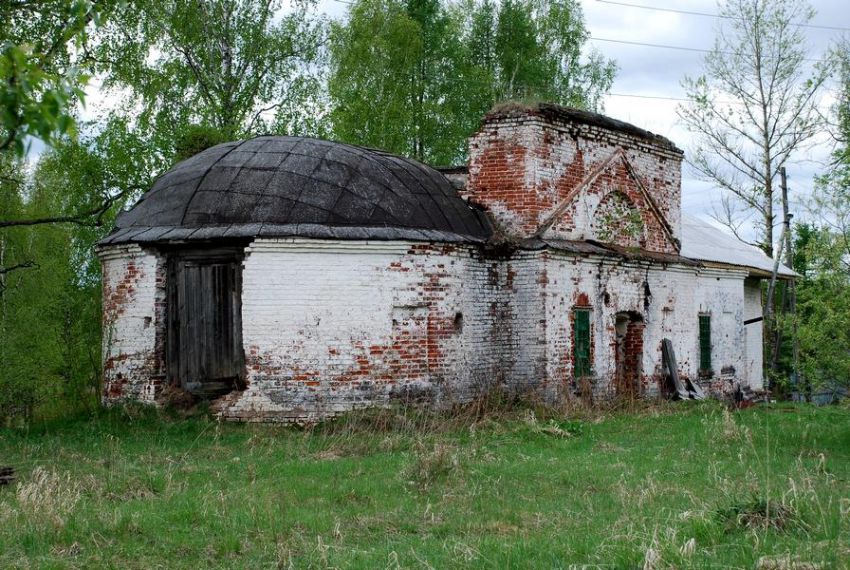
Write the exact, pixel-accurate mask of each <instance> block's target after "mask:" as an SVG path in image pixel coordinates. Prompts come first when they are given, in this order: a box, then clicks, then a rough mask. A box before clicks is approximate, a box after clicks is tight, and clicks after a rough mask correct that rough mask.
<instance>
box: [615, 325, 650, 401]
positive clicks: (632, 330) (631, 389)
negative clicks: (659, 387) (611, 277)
mask: <svg viewBox="0 0 850 570" xmlns="http://www.w3.org/2000/svg"><path fill="white" fill-rule="evenodd" d="M644 326H645V325H644V322H643V316H641V315H640V313H636V312H634V311H624V312H620V313H617V314H616V316H615V327H614V328H615V336H616V349H615V354H614V361H615V364H616V366H615V370H616V371H615V374H614V390H615V391H616V393H617V395H618V396H623V397H627V398H634V397H637V396H639V395H640V391H641V375H642V368H643V329H644Z"/></svg>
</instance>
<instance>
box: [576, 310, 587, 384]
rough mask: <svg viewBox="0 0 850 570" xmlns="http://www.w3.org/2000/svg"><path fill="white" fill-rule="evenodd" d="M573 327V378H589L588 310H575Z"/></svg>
mask: <svg viewBox="0 0 850 570" xmlns="http://www.w3.org/2000/svg"><path fill="white" fill-rule="evenodd" d="M573 327H574V330H573V339H574V342H573V359H574V362H575V377H576V378H581V377H583V376H590V309H575V311H574V319H573Z"/></svg>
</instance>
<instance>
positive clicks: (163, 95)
mask: <svg viewBox="0 0 850 570" xmlns="http://www.w3.org/2000/svg"><path fill="white" fill-rule="evenodd" d="M282 7H283V3H282V1H280V0H270V1H258V0H236V1H234V0H208V1H203V2H196V1H194V0H167V1H164V2H163V1H160V0H137V1H136V2H134V3H133V4H132V5H130V6H128V7H127V8H126V9H125V10H123V11H122V13H121V14H120V15H116V17H114V18H112V19H111V20H110V21H109V22H108V23H107V25H105V26H103V27H102V28H101V30H99V32H98V49H97V54H98V61H99V62H100V66H99V71H101V72H103V73H104V75H105V86H106V87H107V88H112V89H113V90H114V91H115V92H117V93H121V92H122V90H125V91H129V92H130V93H132V95H133V96H132V97H129V98H128V99H127V100H128V104H127V106H126V108H125V109H124V112H125V113H126V114H127V115H128V116H133V117H135V119H136V121H137V122H138V126H139V128H140V129H143V130H145V131H147V132H150V133H152V135H153V136H154V140H153V142H154V143H155V145H156V147H157V148H159V149H161V150H162V152H164V153H165V154H167V155H168V154H171V153H173V152H174V142H175V141H176V140H178V139H179V138H180V133H181V132H182V131H183V130H184V129H186V128H189V126H190V125H193V124H194V125H205V126H208V127H210V128H212V129H215V130H216V131H217V132H218V133H220V135H221V137H222V138H224V139H226V140H233V139H236V138H239V137H244V136H248V135H251V134H256V133H263V132H267V131H268V130H269V129H270V128H271V125H272V124H273V123H275V121H276V119H275V113H276V111H277V110H279V109H281V108H284V109H289V110H291V109H292V106H293V105H297V106H299V107H304V106H305V105H309V103H310V101H311V98H314V97H316V96H318V95H317V91H318V80H317V79H316V77H315V71H316V70H315V65H314V63H315V60H316V57H317V53H318V48H319V44H320V42H321V40H322V36H323V29H324V27H323V23H322V21H321V20H318V19H316V18H315V17H313V16H312V15H311V8H312V3H311V2H309V1H305V2H295V3H293V4H291V5H290V7H289V8H290V9H288V10H287V11H286V13H285V14H283V15H281V14H280V13H279V12H280V10H281V9H282ZM302 112H303V113H304V114H308V113H309V112H310V111H309V110H308V109H302ZM284 115H285V113H284ZM295 121H296V117H287V116H284V117H278V118H277V124H278V125H283V126H289V125H290V124H293V123H294V122H295Z"/></svg>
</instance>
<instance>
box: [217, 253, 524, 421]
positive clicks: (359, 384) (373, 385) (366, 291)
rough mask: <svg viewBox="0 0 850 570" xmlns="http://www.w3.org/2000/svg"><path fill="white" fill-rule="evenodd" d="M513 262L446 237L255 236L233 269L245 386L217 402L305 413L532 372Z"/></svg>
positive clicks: (460, 394) (469, 387) (295, 415)
mask: <svg viewBox="0 0 850 570" xmlns="http://www.w3.org/2000/svg"><path fill="white" fill-rule="evenodd" d="M522 264H523V262H522V261H513V260H511V261H505V260H502V259H492V258H488V257H487V256H486V255H484V254H483V253H482V252H481V251H479V250H478V248H476V247H471V246H458V245H451V244H415V243H405V242H368V243H366V242H339V241H333V240H327V241H321V240H304V239H281V240H257V241H255V242H254V243H253V244H252V245H251V246H250V247H249V248H248V249H247V252H246V257H245V262H244V271H243V305H242V310H243V319H242V320H243V342H244V344H245V350H246V378H245V380H246V385H247V389H246V390H245V391H243V392H240V393H234V394H232V395H230V396H228V397H226V398H225V399H223V400H222V402H221V403H220V404H219V405H218V406H217V409H218V410H219V411H220V413H221V414H222V415H223V416H225V417H228V418H234V419H243V420H272V421H288V420H309V419H315V418H319V417H325V416H328V415H334V414H337V413H341V412H344V411H348V410H351V409H354V408H358V407H365V406H371V405H381V404H386V403H388V402H391V401H414V402H416V401H423V402H429V403H431V404H433V405H435V406H437V407H439V406H442V405H446V404H448V403H453V402H462V401H468V400H470V399H472V398H475V397H477V396H479V395H481V394H483V393H485V392H487V391H489V390H492V389H493V388H495V387H497V386H504V387H515V386H516V385H517V383H518V382H525V383H531V381H532V380H531V379H532V378H534V376H535V363H534V358H535V355H534V351H533V350H531V349H530V348H529V347H530V345H531V343H529V342H526V341H525V335H531V334H534V332H535V331H536V330H537V327H538V326H539V324H540V319H539V316H538V317H531V316H528V315H526V314H525V312H524V311H525V308H524V306H523V305H522V304H517V303H512V302H511V300H513V299H514V297H513V296H514V295H515V294H517V292H519V294H525V293H526V292H527V291H531V290H533V289H532V288H531V287H530V284H529V283H527V282H526V281H525V280H526V276H525V273H524V270H523V268H522V267H521V266H522ZM538 306H539V305H538ZM537 369H538V370H539V366H537ZM514 374H521V375H522V376H523V380H520V381H518V380H517V379H515V378H514V377H513V375H514Z"/></svg>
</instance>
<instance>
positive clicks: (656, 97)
mask: <svg viewBox="0 0 850 570" xmlns="http://www.w3.org/2000/svg"><path fill="white" fill-rule="evenodd" d="M602 96H603V97H606V96H610V97H633V98H635V99H664V100H667V101H684V102H686V103H687V102H689V101H690V99H685V98H683V97H664V96H663V95H638V94H636V93H635V94H632V93H605V94H603V95H602Z"/></svg>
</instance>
